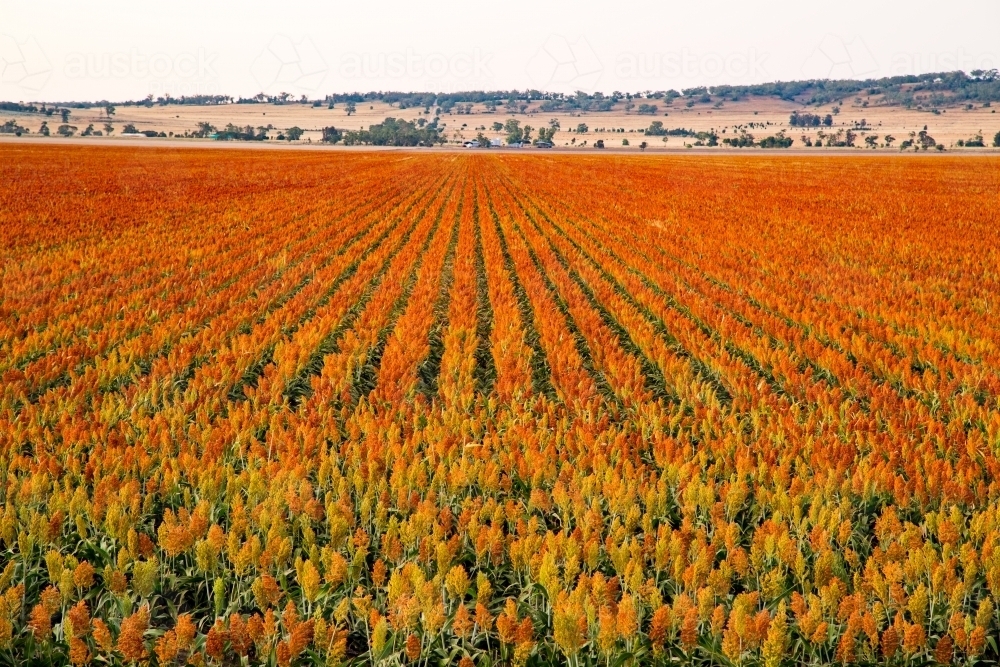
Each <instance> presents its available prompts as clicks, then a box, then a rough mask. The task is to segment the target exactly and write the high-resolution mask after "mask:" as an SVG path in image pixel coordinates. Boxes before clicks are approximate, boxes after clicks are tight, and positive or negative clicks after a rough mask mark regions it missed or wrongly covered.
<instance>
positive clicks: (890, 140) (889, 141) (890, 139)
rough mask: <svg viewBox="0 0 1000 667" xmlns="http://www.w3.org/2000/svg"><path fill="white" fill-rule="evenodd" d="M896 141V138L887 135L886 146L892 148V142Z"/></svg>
mask: <svg viewBox="0 0 1000 667" xmlns="http://www.w3.org/2000/svg"><path fill="white" fill-rule="evenodd" d="M895 140H896V137H894V136H892V135H891V134H887V135H885V139H884V141H885V145H886V146H892V142H894V141H895Z"/></svg>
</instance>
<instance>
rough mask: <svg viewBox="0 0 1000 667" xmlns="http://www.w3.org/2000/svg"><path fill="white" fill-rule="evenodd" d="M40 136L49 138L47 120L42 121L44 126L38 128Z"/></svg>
mask: <svg viewBox="0 0 1000 667" xmlns="http://www.w3.org/2000/svg"><path fill="white" fill-rule="evenodd" d="M38 134H40V135H42V136H43V137H47V136H49V121H47V120H43V121H42V126H41V127H40V128H38Z"/></svg>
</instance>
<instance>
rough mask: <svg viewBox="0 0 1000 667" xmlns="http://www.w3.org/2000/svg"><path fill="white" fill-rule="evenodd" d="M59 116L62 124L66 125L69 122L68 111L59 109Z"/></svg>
mask: <svg viewBox="0 0 1000 667" xmlns="http://www.w3.org/2000/svg"><path fill="white" fill-rule="evenodd" d="M59 115H60V116H62V122H63V123H68V122H69V109H60V110H59Z"/></svg>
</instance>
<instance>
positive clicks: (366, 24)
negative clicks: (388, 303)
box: [0, 0, 1000, 102]
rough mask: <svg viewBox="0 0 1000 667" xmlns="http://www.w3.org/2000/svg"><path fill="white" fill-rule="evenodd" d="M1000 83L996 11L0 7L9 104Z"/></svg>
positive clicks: (521, 2)
mask: <svg viewBox="0 0 1000 667" xmlns="http://www.w3.org/2000/svg"><path fill="white" fill-rule="evenodd" d="M996 67H1000V2H998V0H950V1H949V2H947V3H945V2H941V1H940V0H938V1H936V2H931V1H928V0H907V1H905V2H903V1H899V0H892V1H881V2H880V1H878V0H865V1H861V0H832V1H830V2H803V1H802V0H771V1H765V2H754V3H751V2H746V1H745V0H743V1H740V2H735V1H731V0H699V1H692V0H687V1H684V2H678V1H677V0H659V1H653V0H572V1H563V0H559V1H552V0H506V1H505V2H497V1H495V0H488V1H485V2H484V1H480V2H460V1H458V0H423V1H416V2H415V1H413V0H410V1H407V2H401V1H399V0H374V1H371V0H353V1H350V2H345V1H343V0H326V1H321V0H283V1H282V2H274V1H273V0H244V1H243V2H239V3H233V2H213V1H212V0H170V1H169V2H167V1H165V0H143V1H142V2H136V1H125V0H101V2H93V1H86V0H50V1H48V2H45V3H44V5H43V6H39V5H37V4H34V3H28V2H26V1H25V0H0V100H7V101H39V102H57V101H64V102H65V101H74V100H79V101H85V100H86V101H95V100H102V99H107V100H111V101H123V100H126V99H141V98H144V97H146V96H147V95H153V96H154V97H159V96H162V95H165V94H168V93H169V94H170V95H173V96H174V97H179V96H181V95H198V94H208V95H232V96H252V95H255V94H257V93H259V92H264V93H267V94H278V93H281V92H287V93H290V94H292V95H294V96H296V97H299V96H301V95H306V96H307V97H309V98H310V99H317V98H322V97H323V96H325V95H327V94H330V93H343V92H354V91H360V92H364V91H370V90H397V91H435V92H450V91H459V90H482V89H489V90H496V89H503V90H507V89H519V90H523V89H527V88H534V89H539V90H546V91H551V92H564V93H572V92H574V91H577V90H583V91H585V92H588V93H593V92H596V91H601V92H603V93H605V94H610V93H611V92H613V91H616V90H618V91H622V92H638V91H644V90H668V89H671V88H674V89H678V90H681V89H683V88H690V87H694V86H703V85H704V86H713V85H720V84H752V83H763V82H768V81H777V80H793V79H803V78H869V77H878V76H889V75H898V74H921V73H926V72H935V71H953V70H957V69H961V70H964V71H971V70H975V69H991V68H996Z"/></svg>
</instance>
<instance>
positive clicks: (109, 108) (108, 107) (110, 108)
mask: <svg viewBox="0 0 1000 667" xmlns="http://www.w3.org/2000/svg"><path fill="white" fill-rule="evenodd" d="M104 115H105V116H107V117H108V120H111V117H112V116H114V115H115V105H114V104H105V105H104Z"/></svg>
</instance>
